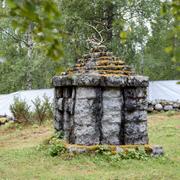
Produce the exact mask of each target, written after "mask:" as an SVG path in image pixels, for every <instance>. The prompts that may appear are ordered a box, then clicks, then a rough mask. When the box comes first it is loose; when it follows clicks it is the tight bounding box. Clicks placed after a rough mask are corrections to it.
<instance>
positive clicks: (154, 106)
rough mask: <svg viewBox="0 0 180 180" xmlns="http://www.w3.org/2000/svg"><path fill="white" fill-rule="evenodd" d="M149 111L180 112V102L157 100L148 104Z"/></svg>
mask: <svg viewBox="0 0 180 180" xmlns="http://www.w3.org/2000/svg"><path fill="white" fill-rule="evenodd" d="M147 111H148V112H155V111H158V112H161V111H180V101H167V100H156V101H153V102H148V108H147Z"/></svg>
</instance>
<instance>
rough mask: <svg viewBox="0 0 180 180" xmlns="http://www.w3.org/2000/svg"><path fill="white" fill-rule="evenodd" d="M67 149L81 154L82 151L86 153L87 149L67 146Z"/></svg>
mask: <svg viewBox="0 0 180 180" xmlns="http://www.w3.org/2000/svg"><path fill="white" fill-rule="evenodd" d="M67 151H68V152H69V153H72V154H82V153H87V152H88V149H86V148H79V147H71V146H68V147H67Z"/></svg>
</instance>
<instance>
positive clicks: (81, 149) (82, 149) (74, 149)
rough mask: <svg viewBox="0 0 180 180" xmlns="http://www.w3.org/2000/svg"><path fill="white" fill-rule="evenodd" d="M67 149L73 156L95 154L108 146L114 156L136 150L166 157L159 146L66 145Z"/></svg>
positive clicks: (153, 155)
mask: <svg viewBox="0 0 180 180" xmlns="http://www.w3.org/2000/svg"><path fill="white" fill-rule="evenodd" d="M64 145H65V148H66V149H67V151H68V152H69V153H72V154H81V153H93V152H95V151H97V150H99V148H100V147H103V146H107V148H108V150H109V151H110V152H111V153H112V154H114V155H115V154H117V153H122V152H127V153H128V151H129V150H130V149H135V150H141V149H142V150H144V151H145V152H146V153H147V154H149V155H151V156H152V157H158V156H162V155H164V150H163V148H162V146H159V145H150V144H146V145H120V146H116V145H106V144H105V145H93V146H85V145H76V144H64Z"/></svg>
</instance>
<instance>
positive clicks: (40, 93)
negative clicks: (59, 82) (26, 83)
mask: <svg viewBox="0 0 180 180" xmlns="http://www.w3.org/2000/svg"><path fill="white" fill-rule="evenodd" d="M53 93H54V92H53V89H39V90H27V91H18V92H15V93H11V94H8V95H1V96H0V115H8V116H12V114H11V111H10V105H11V104H12V103H13V102H14V98H15V97H18V98H20V99H22V100H25V101H26V102H27V104H28V105H29V106H30V107H31V110H33V107H34V106H33V103H32V101H34V100H35V99H36V98H37V97H39V98H40V99H41V100H43V97H44V96H46V97H48V98H49V100H50V102H53Z"/></svg>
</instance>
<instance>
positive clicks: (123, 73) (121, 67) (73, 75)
mask: <svg viewBox="0 0 180 180" xmlns="http://www.w3.org/2000/svg"><path fill="white" fill-rule="evenodd" d="M53 85H54V86H55V87H57V86H109V87H125V86H135V87H138V86H140V87H147V86H148V78H147V77H144V76H136V75H134V72H133V71H132V69H131V68H130V67H129V66H127V65H125V63H124V62H123V61H121V60H120V59H119V58H118V57H115V56H113V54H112V53H111V52H108V51H107V49H106V47H105V46H103V45H101V46H97V47H94V48H92V49H91V50H90V53H89V54H86V55H84V56H83V57H82V58H81V59H79V60H78V62H77V64H76V65H75V66H74V67H73V68H72V69H69V70H68V71H67V72H65V73H62V75H61V76H55V77H54V78H53Z"/></svg>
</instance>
